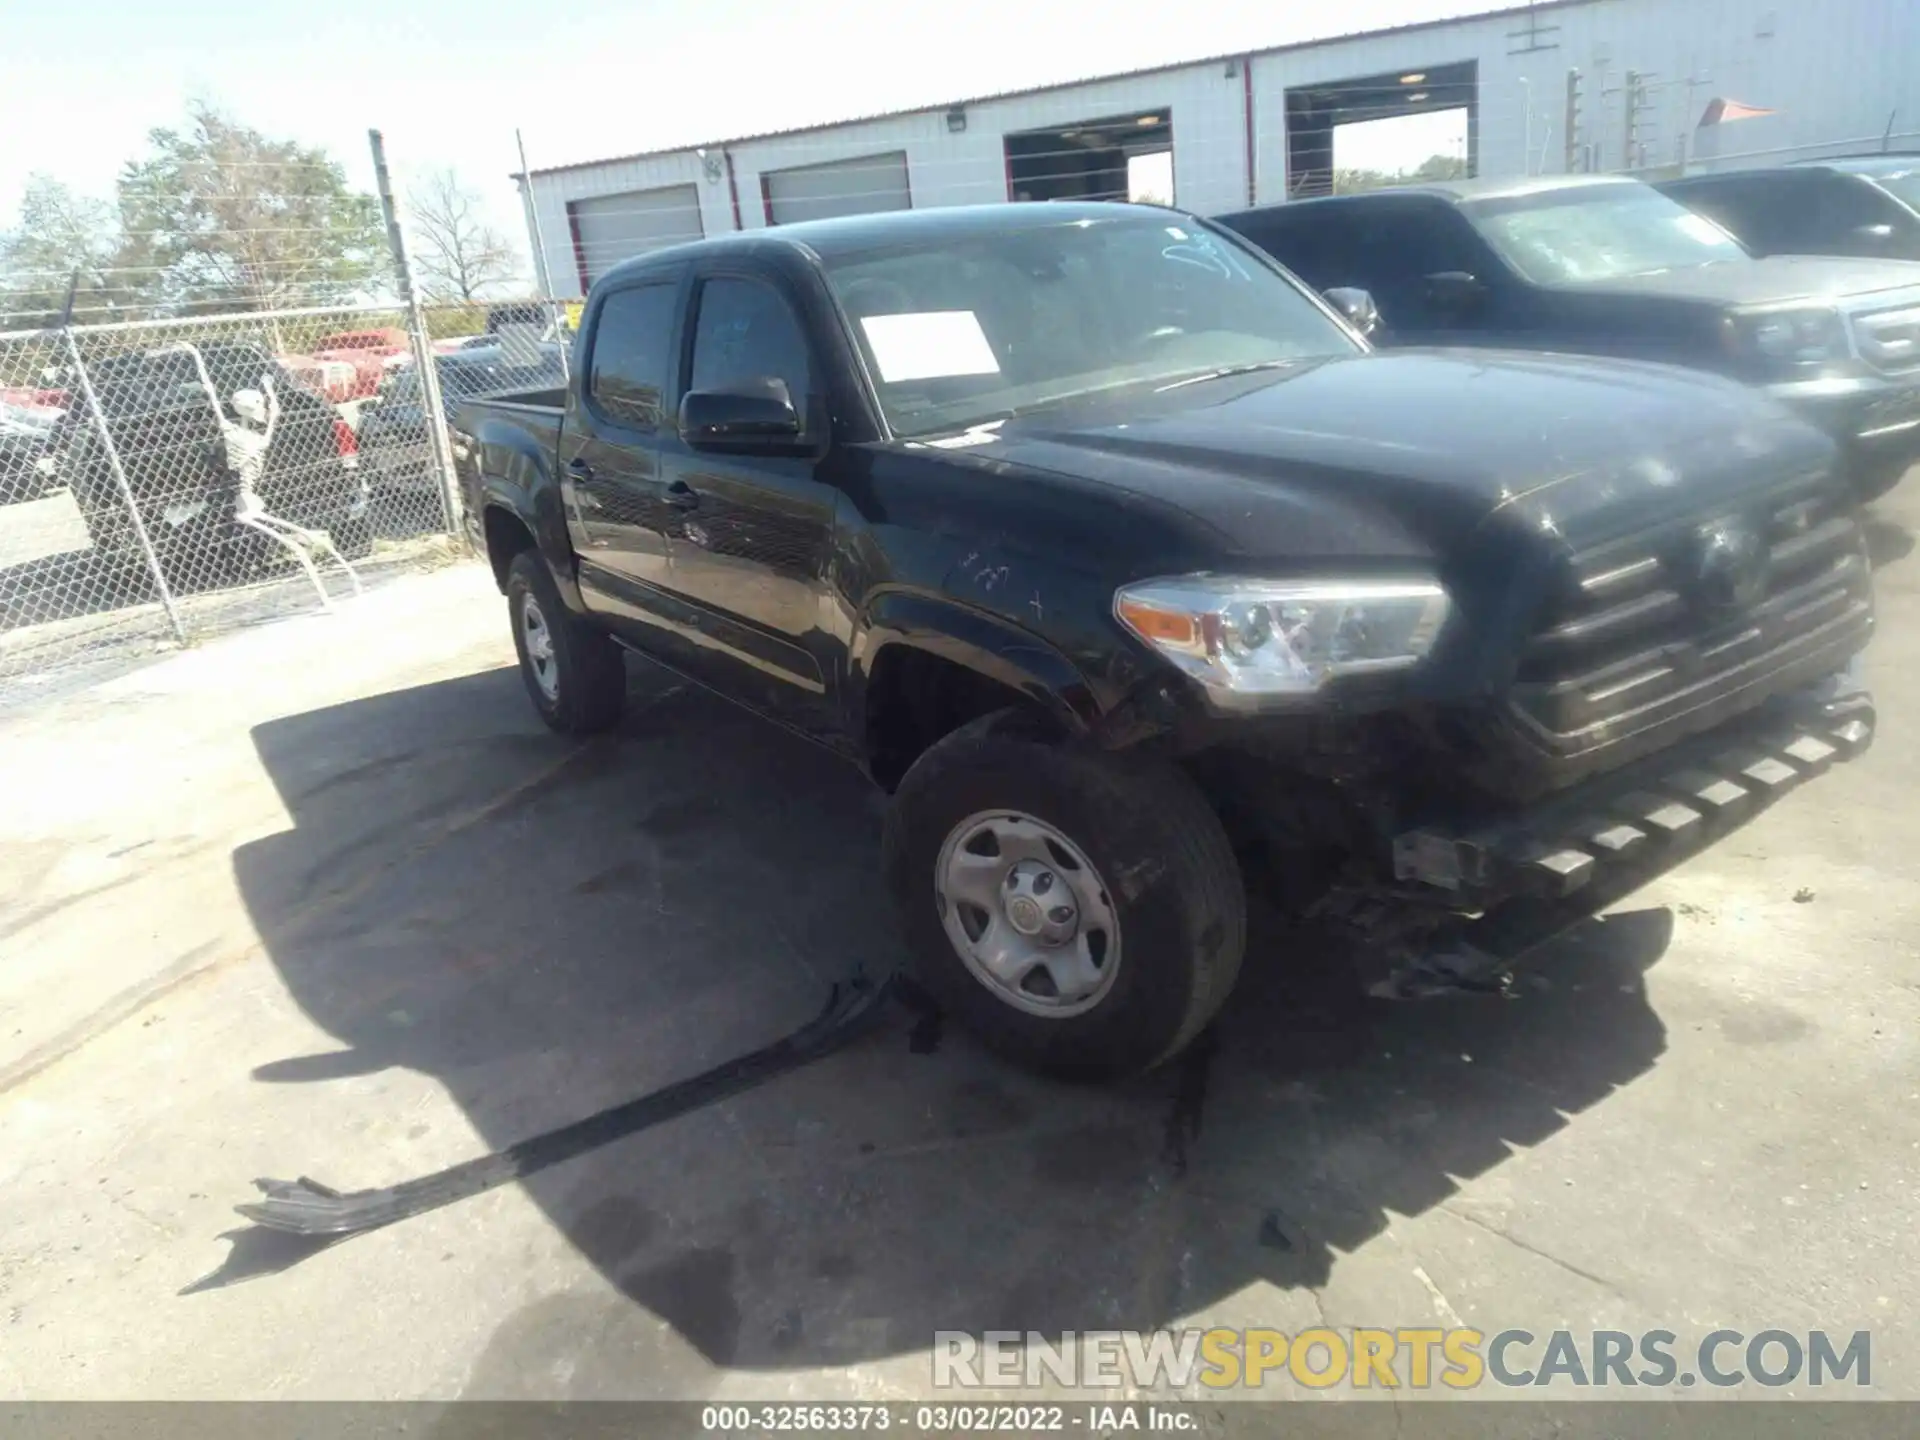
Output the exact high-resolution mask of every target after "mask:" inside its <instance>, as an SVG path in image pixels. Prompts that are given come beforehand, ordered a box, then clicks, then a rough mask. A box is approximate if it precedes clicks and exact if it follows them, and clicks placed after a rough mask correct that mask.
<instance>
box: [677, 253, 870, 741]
mask: <svg viewBox="0 0 1920 1440" xmlns="http://www.w3.org/2000/svg"><path fill="white" fill-rule="evenodd" d="M689 315H690V321H689V324H690V327H691V339H690V343H689V344H688V345H687V346H686V347H685V355H686V365H687V373H686V377H685V379H686V389H688V390H725V389H728V388H730V387H736V386H739V385H743V384H744V385H753V384H757V383H764V382H766V381H770V380H778V381H780V382H781V383H782V384H783V385H784V386H785V388H786V393H787V394H788V395H789V396H790V397H791V398H792V401H793V405H794V408H795V410H796V411H797V412H798V414H799V415H800V416H801V417H802V425H803V436H802V442H801V443H800V444H799V445H796V446H794V447H792V448H793V452H794V453H780V454H769V453H753V454H726V453H715V452H713V451H700V450H694V449H692V448H690V447H689V446H688V445H687V444H686V443H685V440H684V437H681V436H677V435H676V436H674V437H671V438H669V439H668V441H667V443H666V444H665V445H664V446H663V447H662V451H661V474H662V478H663V480H664V481H665V482H666V486H665V488H666V496H667V501H668V503H669V504H670V505H672V506H674V507H675V524H674V527H673V531H672V545H673V589H674V593H675V595H676V596H677V597H678V598H679V599H680V600H682V601H683V602H685V605H686V608H687V617H686V618H687V620H688V621H689V622H690V624H691V633H690V634H689V635H687V636H686V637H685V638H686V639H687V640H688V642H689V646H690V653H689V654H688V655H687V657H686V658H685V660H684V661H682V662H681V663H682V664H683V665H685V667H686V668H688V669H689V670H690V671H691V672H692V673H693V674H694V675H695V676H696V678H698V679H701V680H704V681H706V682H707V683H709V684H711V685H713V686H714V687H715V688H716V689H719V690H722V691H724V692H725V693H727V694H730V695H733V696H735V697H736V698H738V699H740V700H742V701H744V702H745V703H747V704H749V705H752V706H753V707H754V708H755V709H758V710H762V711H764V712H766V713H768V714H770V715H772V716H774V717H775V718H777V719H780V720H783V721H785V722H787V723H788V724H791V725H794V726H795V727H796V728H799V729H803V730H805V731H807V732H809V733H811V734H814V735H816V736H819V737H820V738H823V739H830V738H832V736H833V735H834V733H835V729H836V726H835V723H834V715H833V710H832V701H833V685H834V678H833V677H834V669H835V667H834V664H833V654H834V651H833V649H832V645H831V644H830V643H829V631H828V629H827V627H826V626H825V625H824V624H823V621H822V611H821V606H822V603H823V600H824V596H825V587H826V578H825V577H826V571H827V565H828V561H829V553H830V549H831V545H832V539H833V516H834V506H835V501H836V498H837V491H836V490H835V489H834V487H833V486H831V485H830V484H828V483H827V481H826V479H825V478H824V476H823V474H822V473H821V467H822V463H823V458H822V457H824V456H825V455H826V453H827V446H826V444H825V443H824V441H825V438H826V432H827V430H828V427H829V421H828V419H827V406H826V404H825V403H824V399H823V395H822V382H823V375H822V371H821V369H820V366H819V365H818V364H817V363H816V361H815V358H814V355H813V353H812V350H811V347H810V346H809V344H808V342H807V336H806V331H805V329H804V328H803V326H802V324H801V321H800V317H799V315H798V314H797V313H796V312H795V310H794V308H793V306H792V305H791V304H790V303H789V300H788V298H787V296H786V295H785V294H784V293H783V292H782V290H781V288H780V287H779V286H778V285H777V284H776V283H775V282H774V281H773V280H772V279H771V278H769V277H766V276H762V275H758V274H754V273H748V272H744V271H729V270H727V269H725V268H722V267H720V266H719V264H718V263H717V262H710V264H709V266H708V268H706V269H704V270H703V271H701V272H700V273H698V274H697V275H696V277H695V281H694V294H693V297H692V305H691V308H690V310H689ZM802 451H804V452H805V453H800V452H802Z"/></svg>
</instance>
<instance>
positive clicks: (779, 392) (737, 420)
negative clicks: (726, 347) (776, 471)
mask: <svg viewBox="0 0 1920 1440" xmlns="http://www.w3.org/2000/svg"><path fill="white" fill-rule="evenodd" d="M680 438H681V439H683V440H685V441H686V442H687V444H688V445H690V446H692V447H693V448H694V449H696V450H700V449H706V450H782V449H790V448H792V447H793V446H794V445H797V444H798V443H799V441H800V413H799V412H798V411H797V410H795V409H794V408H793V397H792V396H791V395H790V394H788V393H787V382H786V381H784V380H779V379H776V378H774V377H773V376H771V375H769V376H765V377H763V378H760V379H755V380H742V381H737V382H735V383H734V384H732V385H729V386H728V387H727V388H726V389H724V390H689V391H688V392H687V393H686V395H685V397H684V398H682V400H681V401H680Z"/></svg>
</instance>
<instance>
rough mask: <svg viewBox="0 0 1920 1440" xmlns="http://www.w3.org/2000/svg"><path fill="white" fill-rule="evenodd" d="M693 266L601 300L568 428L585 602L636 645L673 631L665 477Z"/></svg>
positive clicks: (566, 473)
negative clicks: (670, 396)
mask: <svg viewBox="0 0 1920 1440" xmlns="http://www.w3.org/2000/svg"><path fill="white" fill-rule="evenodd" d="M684 283H685V270H684V267H679V268H672V269H666V270H656V271H647V272H644V273H643V274H641V275H637V276H635V277H633V278H632V279H631V280H629V281H626V282H623V283H621V284H619V285H617V286H615V287H610V288H609V289H607V290H606V291H605V292H604V293H596V295H595V296H594V297H593V301H592V303H591V306H590V308H589V311H588V314H587V317H586V330H587V345H586V347H585V349H584V353H583V354H582V355H581V357H580V364H579V373H578V374H577V375H576V376H575V378H574V385H573V387H572V388H571V390H570V391H569V398H568V404H567V415H566V422H565V424H564V425H563V426H562V428H561V433H560V451H559V456H558V459H559V478H560V484H561V489H562V492H563V494H564V495H565V497H566V508H567V523H568V529H569V531H570V532H571V533H572V536H573V542H574V551H575V554H576V555H577V557H578V559H579V578H580V589H581V594H582V598H583V599H584V600H585V602H586V604H587V606H588V608H589V609H592V610H597V611H599V612H601V613H602V614H604V615H606V616H607V617H608V618H609V620H610V621H612V622H613V623H614V624H615V625H616V626H617V628H619V629H620V630H621V632H622V633H623V634H625V635H626V636H627V637H628V638H629V639H631V640H633V641H634V643H636V644H638V645H641V646H644V647H646V648H649V649H651V648H656V647H657V645H658V642H659V636H658V635H657V633H655V632H657V631H658V630H659V628H660V627H661V626H662V625H664V624H667V623H668V621H667V618H666V613H667V610H668V608H669V607H667V606H666V604H665V602H664V597H665V593H666V591H667V589H668V587H669V584H670V581H669V576H668V554H667V537H668V533H669V530H670V528H671V527H672V525H673V524H674V522H675V520H676V519H677V517H678V513H679V512H678V511H676V510H675V509H674V508H673V507H672V506H671V505H670V504H669V503H668V501H667V496H666V487H665V483H664V480H663V477H662V474H661V466H660V447H661V441H662V434H663V427H669V426H670V424H671V417H669V416H665V415H663V413H662V407H663V405H664V404H665V403H666V402H665V397H666V395H667V392H668V390H669V389H670V388H671V385H672V374H673V369H674V357H675V356H676V355H677V353H678V351H677V349H676V340H677V332H678V321H679V316H680V312H681V309H682V304H681V301H682V291H683V286H684Z"/></svg>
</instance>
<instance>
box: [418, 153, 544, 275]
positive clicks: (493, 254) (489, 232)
mask: <svg viewBox="0 0 1920 1440" xmlns="http://www.w3.org/2000/svg"><path fill="white" fill-rule="evenodd" d="M410 199H411V201H412V206H411V208H412V211H413V214H412V215H411V216H410V217H409V218H410V219H411V220H412V222H413V225H412V228H413V232H414V237H415V239H416V240H417V241H418V242H419V244H418V246H417V248H416V252H415V254H414V256H413V267H414V269H415V270H416V271H418V272H419V278H420V288H421V289H422V290H423V291H425V292H426V294H427V298H428V299H430V300H438V301H442V302H451V301H463V302H464V301H472V300H476V299H479V298H480V297H481V295H482V294H484V292H485V291H487V290H488V289H489V288H491V287H493V286H497V285H500V284H502V283H504V282H506V281H508V280H512V279H514V278H516V276H517V275H518V272H519V268H520V267H519V263H518V261H517V259H516V257H515V255H514V252H513V247H512V245H510V244H509V243H508V241H507V238H506V236H504V235H502V234H501V233H500V232H499V231H498V230H496V229H495V228H494V227H493V226H491V225H489V224H488V223H487V222H486V220H485V219H484V218H482V216H481V214H480V206H479V201H478V199H477V198H476V197H475V195H474V193H473V192H472V191H471V190H468V189H467V188H466V187H465V186H463V185H461V183H460V180H459V177H458V176H456V175H455V174H454V173H453V171H451V170H436V171H434V172H433V173H432V174H431V175H428V176H427V177H426V179H424V180H423V181H421V182H420V184H418V185H416V186H415V187H414V189H413V192H412V195H411V197H410Z"/></svg>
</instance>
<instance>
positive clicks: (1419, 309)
mask: <svg viewBox="0 0 1920 1440" xmlns="http://www.w3.org/2000/svg"><path fill="white" fill-rule="evenodd" d="M1221 223H1222V224H1224V225H1226V226H1228V227H1229V228H1231V229H1233V230H1237V231H1238V232H1239V233H1241V234H1242V235H1244V236H1246V237H1247V238H1248V239H1249V240H1251V241H1253V242H1254V243H1255V244H1257V245H1259V246H1261V247H1262V248H1263V249H1265V250H1267V251H1268V252H1269V253H1270V254H1272V255H1274V256H1275V257H1277V258H1278V259H1279V260H1280V261H1281V262H1282V263H1283V264H1285V265H1286V266H1288V267H1289V268H1290V269H1292V270H1293V271H1294V272H1295V273H1296V274H1298V275H1299V276H1300V277H1301V278H1302V279H1304V280H1306V281H1307V282H1308V283H1309V284H1311V285H1313V286H1315V287H1316V288H1318V289H1320V290H1322V291H1332V290H1336V289H1340V288H1342V287H1347V288H1357V289H1361V290H1364V291H1366V292H1368V294H1367V296H1357V295H1348V296H1345V297H1340V296H1334V297H1331V298H1334V299H1335V300H1336V301H1342V302H1343V307H1342V308H1343V309H1346V310H1347V311H1348V312H1349V315H1350V318H1351V316H1352V315H1354V314H1358V313H1361V311H1360V310H1359V309H1356V308H1355V307H1357V306H1363V305H1364V302H1366V301H1367V300H1368V299H1370V300H1371V305H1370V306H1365V308H1366V309H1367V310H1369V311H1370V310H1371V308H1372V306H1377V307H1378V312H1377V313H1378V316H1379V321H1380V333H1379V334H1378V335H1377V336H1375V337H1374V338H1375V339H1376V340H1378V341H1380V342H1382V343H1386V344H1391V345H1406V344H1411V345H1481V346H1502V347H1509V348H1514V349H1525V350H1556V351H1567V352H1574V353H1580V354H1589V355H1612V356H1621V357H1626V358H1631V359H1636V360H1659V361H1665V362H1668V363H1670V364H1677V365H1688V366H1692V367H1695V368H1697V369H1703V370H1714V371H1718V372H1719V373H1721V374H1723V375H1728V376H1731V377H1732V378H1734V379H1736V380H1743V381H1746V382H1747V383H1749V384H1753V385H1759V386H1763V387H1764V388H1765V389H1766V390H1767V391H1769V392H1770V393H1771V394H1773V395H1774V396H1776V397H1777V398H1779V399H1781V400H1783V401H1785V402H1786V403H1787V404H1789V405H1791V406H1792V407H1793V408H1794V409H1796V410H1798V411H1799V412H1800V413H1801V414H1802V415H1804V416H1806V417H1807V418H1808V419H1810V420H1812V421H1814V422H1815V423H1816V424H1818V425H1819V426H1820V427H1821V428H1822V429H1823V430H1825V431H1827V433H1828V434H1830V435H1832V436H1833V437H1834V438H1835V439H1836V440H1838V441H1839V442H1840V443H1841V446H1842V448H1843V451H1844V453H1845V456H1846V461H1847V470H1848V473H1849V479H1850V481H1851V483H1852V485H1853V487H1854V492H1855V494H1857V495H1859V496H1861V497H1862V498H1871V497H1873V496H1875V495H1878V494H1882V493H1884V492H1885V491H1887V490H1889V489H1891V488H1892V487H1893V485H1894V484H1895V483H1896V482H1897V481H1898V480H1899V479H1900V477H1901V475H1903V474H1904V473H1905V472H1906V470H1907V467H1908V466H1910V465H1911V464H1913V463H1914V461H1915V460H1916V459H1920V343H1916V342H1917V340H1920V264H1915V263H1913V262H1910V261H1903V260H1863V259H1844V260H1843V259H1814V258H1811V257H1806V256H1778V257H1773V258H1769V259H1757V258H1755V257H1754V256H1752V255H1750V254H1748V253H1747V251H1746V250H1745V249H1743V248H1742V247H1741V246H1740V244H1739V243H1738V242H1737V241H1735V240H1734V239H1733V238H1732V237H1731V236H1729V235H1728V234H1727V233H1726V232H1725V231H1724V230H1722V229H1721V228H1720V227H1719V226H1718V225H1716V224H1714V223H1713V222H1712V221H1710V220H1708V219H1706V218H1705V217H1703V216H1700V215H1696V214H1695V213H1693V212H1692V211H1691V210H1689V209H1687V208H1686V207H1685V206H1683V205H1681V204H1680V203H1679V202H1678V201H1676V200H1673V199H1671V198H1669V197H1668V196H1666V195H1663V194H1661V193H1660V192H1659V191H1658V190H1656V189H1654V188H1653V187H1652V186H1650V185H1644V184H1642V183H1640V182H1639V181H1638V180H1628V179H1624V178H1619V177H1614V176H1573V175H1556V176H1549V177H1541V178H1532V179H1523V180H1509V181H1473V180H1468V181H1458V182H1452V183H1446V184H1427V185H1415V186H1408V187H1406V188H1404V189H1393V190H1382V191H1375V192H1373V193H1370V194H1365V195H1343V196H1335V197H1330V198H1327V199H1323V200H1302V201H1296V202H1294V203H1293V204H1289V205H1276V206H1270V207H1268V208H1266V209H1262V210H1249V211H1246V212H1244V213H1241V214H1237V215H1226V216H1222V217H1221Z"/></svg>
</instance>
